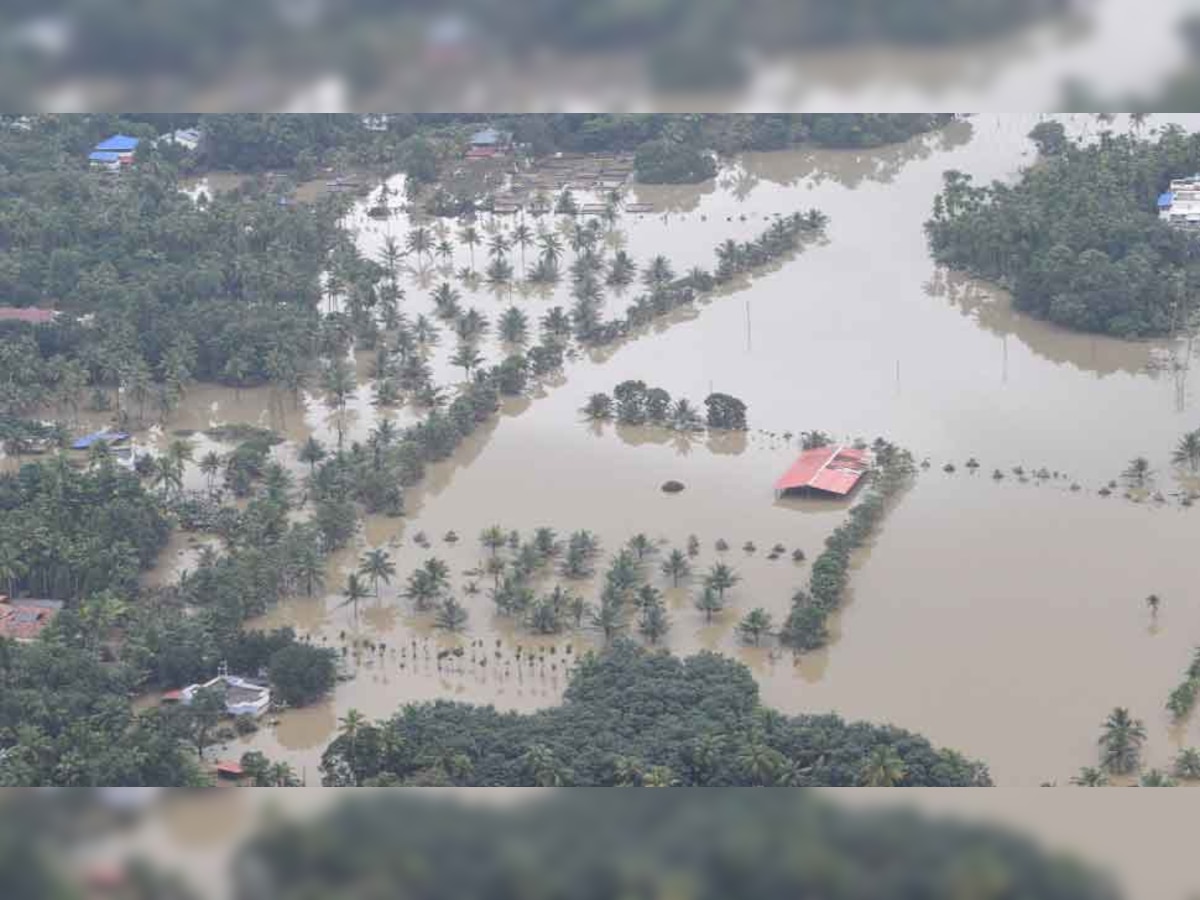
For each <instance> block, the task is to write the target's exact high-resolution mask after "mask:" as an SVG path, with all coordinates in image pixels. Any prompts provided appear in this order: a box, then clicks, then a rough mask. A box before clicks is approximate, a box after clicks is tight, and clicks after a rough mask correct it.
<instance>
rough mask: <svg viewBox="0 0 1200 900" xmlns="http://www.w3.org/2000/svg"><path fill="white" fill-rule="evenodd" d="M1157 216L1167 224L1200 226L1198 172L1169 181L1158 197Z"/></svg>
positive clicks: (1199, 176) (1199, 182)
mask: <svg viewBox="0 0 1200 900" xmlns="http://www.w3.org/2000/svg"><path fill="white" fill-rule="evenodd" d="M1158 217H1159V218H1160V219H1162V220H1163V221H1164V222H1166V223H1167V224H1168V225H1181V226H1184V227H1187V228H1197V227H1200V174H1198V175H1193V176H1192V177H1191V178H1180V179H1177V180H1175V181H1172V182H1171V187H1170V189H1169V190H1168V191H1166V193H1164V194H1162V195H1161V196H1160V197H1159V198H1158Z"/></svg>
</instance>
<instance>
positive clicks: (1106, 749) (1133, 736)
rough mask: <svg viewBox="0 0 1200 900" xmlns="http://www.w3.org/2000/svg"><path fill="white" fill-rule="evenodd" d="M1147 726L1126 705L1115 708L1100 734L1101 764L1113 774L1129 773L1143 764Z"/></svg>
mask: <svg viewBox="0 0 1200 900" xmlns="http://www.w3.org/2000/svg"><path fill="white" fill-rule="evenodd" d="M1145 742H1146V726H1145V725H1144V724H1143V723H1142V720H1141V719H1135V718H1133V717H1132V716H1131V715H1130V714H1129V710H1127V709H1125V708H1124V707H1117V708H1115V709H1114V710H1113V711H1112V712H1111V713H1110V714H1109V716H1108V718H1107V719H1105V721H1104V727H1103V731H1102V733H1101V735H1100V741H1099V743H1100V766H1101V768H1102V769H1103V770H1104V771H1106V772H1109V773H1110V774H1113V775H1129V774H1132V773H1134V772H1136V771H1137V769H1138V766H1139V765H1140V764H1141V757H1142V744H1144V743H1145Z"/></svg>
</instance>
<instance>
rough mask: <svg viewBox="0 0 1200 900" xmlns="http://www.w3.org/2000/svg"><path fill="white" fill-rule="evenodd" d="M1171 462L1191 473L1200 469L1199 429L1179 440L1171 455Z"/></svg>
mask: <svg viewBox="0 0 1200 900" xmlns="http://www.w3.org/2000/svg"><path fill="white" fill-rule="evenodd" d="M1171 462H1173V463H1175V464H1176V465H1186V466H1187V467H1188V468H1189V469H1191V470H1192V471H1193V472H1195V471H1196V470H1197V469H1200V429H1197V430H1196V431H1189V432H1188V433H1187V434H1185V435H1184V436H1183V437H1181V438H1180V439H1179V444H1178V445H1177V446H1176V447H1175V452H1174V453H1172V454H1171Z"/></svg>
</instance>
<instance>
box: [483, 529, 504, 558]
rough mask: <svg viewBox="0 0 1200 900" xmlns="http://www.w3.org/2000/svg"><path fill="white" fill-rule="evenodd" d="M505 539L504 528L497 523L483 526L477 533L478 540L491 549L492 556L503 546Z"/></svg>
mask: <svg viewBox="0 0 1200 900" xmlns="http://www.w3.org/2000/svg"><path fill="white" fill-rule="evenodd" d="M506 540H507V537H506V536H505V533H504V529H503V528H501V527H500V526H499V525H492V526H490V527H488V528H485V529H484V530H483V532H482V533H481V534H480V535H479V542H480V543H481V544H483V546H485V547H487V548H488V549H489V550H491V551H492V556H493V557H495V555H496V554H497V553H498V552H499V551H500V549H501V548H502V547H503V546H504V543H505V541H506Z"/></svg>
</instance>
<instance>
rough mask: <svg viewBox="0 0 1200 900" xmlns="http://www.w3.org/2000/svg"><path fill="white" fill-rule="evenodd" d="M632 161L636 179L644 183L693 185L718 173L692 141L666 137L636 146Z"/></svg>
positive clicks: (707, 155)
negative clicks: (680, 140) (676, 140)
mask: <svg viewBox="0 0 1200 900" xmlns="http://www.w3.org/2000/svg"><path fill="white" fill-rule="evenodd" d="M633 164H634V169H635V171H636V174H637V180H638V181H641V182H644V183H646V184H693V183H695V182H697V181H706V180H707V179H709V178H713V177H715V176H716V174H717V163H716V161H715V160H714V159H713V157H712V155H711V154H709V153H708V152H706V151H705V150H702V149H700V148H698V147H696V146H694V145H693V144H690V143H685V142H675V141H670V140H666V139H659V140H654V141H647V142H646V143H644V144H642V145H641V146H640V147H638V148H637V153H636V154H635V155H634V161H633Z"/></svg>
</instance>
